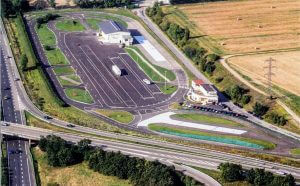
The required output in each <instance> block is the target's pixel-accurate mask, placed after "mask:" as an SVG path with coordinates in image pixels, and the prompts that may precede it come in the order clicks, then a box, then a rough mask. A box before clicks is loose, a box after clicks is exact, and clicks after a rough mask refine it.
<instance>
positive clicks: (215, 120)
mask: <svg viewBox="0 0 300 186" xmlns="http://www.w3.org/2000/svg"><path fill="white" fill-rule="evenodd" d="M173 116H174V117H175V118H179V119H187V120H191V121H197V122H203V123H206V124H217V125H224V126H231V127H244V126H243V125H242V124H240V123H238V122H235V121H232V120H228V119H224V118H220V117H215V116H208V115H201V114H174V115H173Z"/></svg>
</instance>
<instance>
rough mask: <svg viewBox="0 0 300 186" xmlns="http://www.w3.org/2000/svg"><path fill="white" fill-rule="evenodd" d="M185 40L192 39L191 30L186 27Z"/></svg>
mask: <svg viewBox="0 0 300 186" xmlns="http://www.w3.org/2000/svg"><path fill="white" fill-rule="evenodd" d="M183 39H184V41H185V42H187V41H188V40H189V39H190V30H189V29H188V28H187V27H185V28H184V37H183Z"/></svg>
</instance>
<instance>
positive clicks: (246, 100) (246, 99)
mask: <svg viewBox="0 0 300 186" xmlns="http://www.w3.org/2000/svg"><path fill="white" fill-rule="evenodd" d="M250 101H251V96H250V95H248V94H245V95H243V96H242V99H241V102H242V104H243V105H246V104H248V103H249V102H250Z"/></svg>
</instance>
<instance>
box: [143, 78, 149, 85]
mask: <svg viewBox="0 0 300 186" xmlns="http://www.w3.org/2000/svg"><path fill="white" fill-rule="evenodd" d="M143 82H144V83H146V84H147V85H150V84H151V82H150V81H149V79H143Z"/></svg>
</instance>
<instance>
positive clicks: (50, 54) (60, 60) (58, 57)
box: [45, 48, 69, 65]
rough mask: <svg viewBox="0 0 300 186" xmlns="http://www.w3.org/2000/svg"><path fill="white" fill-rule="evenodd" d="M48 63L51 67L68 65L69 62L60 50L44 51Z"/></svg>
mask: <svg viewBox="0 0 300 186" xmlns="http://www.w3.org/2000/svg"><path fill="white" fill-rule="evenodd" d="M45 53H46V56H47V58H48V61H49V63H50V64H51V65H68V64H69V61H68V60H67V59H66V57H65V55H64V54H63V53H62V52H61V50H60V49H58V48H55V49H52V50H45Z"/></svg>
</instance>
